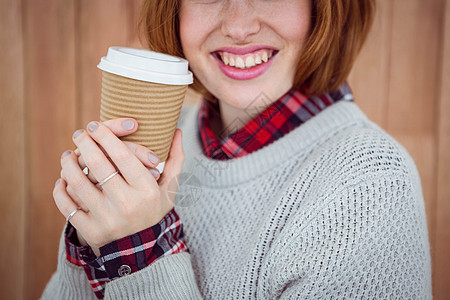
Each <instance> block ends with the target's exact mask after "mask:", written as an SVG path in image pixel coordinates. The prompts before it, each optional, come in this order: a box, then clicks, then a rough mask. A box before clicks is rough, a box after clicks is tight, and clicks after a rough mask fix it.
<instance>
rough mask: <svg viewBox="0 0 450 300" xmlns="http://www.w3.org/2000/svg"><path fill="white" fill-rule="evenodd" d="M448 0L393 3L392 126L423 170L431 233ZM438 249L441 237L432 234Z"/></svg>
mask: <svg viewBox="0 0 450 300" xmlns="http://www.w3.org/2000/svg"><path fill="white" fill-rule="evenodd" d="M443 4H444V2H443V1H442V0H433V1H422V0H397V1H394V6H393V22H392V48H391V59H390V61H391V67H390V86H391V87H390V89H389V106H388V110H387V116H388V124H387V129H388V131H389V132H390V133H391V134H392V135H393V136H394V137H395V138H396V139H397V140H398V141H399V142H400V143H402V144H403V145H404V146H405V147H406V148H407V150H408V151H409V152H410V154H411V156H412V157H413V158H414V161H415V162H416V165H417V168H418V170H419V173H420V175H421V180H422V187H423V194H424V199H425V205H426V211H427V216H428V226H429V230H430V231H431V232H434V230H435V222H434V219H435V212H436V180H437V177H436V171H437V163H436V162H437V160H436V159H437V151H436V145H437V137H436V130H437V127H436V112H437V111H436V108H437V105H438V99H439V98H438V97H439V93H438V86H437V83H438V82H439V71H440V61H439V54H440V51H441V43H442V41H441V37H442V36H441V23H442V12H443ZM430 243H431V247H432V250H433V249H434V245H435V239H434V236H433V235H431V236H430Z"/></svg>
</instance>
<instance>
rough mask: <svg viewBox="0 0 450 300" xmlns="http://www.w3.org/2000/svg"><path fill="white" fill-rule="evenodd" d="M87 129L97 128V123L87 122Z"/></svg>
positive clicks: (93, 129)
mask: <svg viewBox="0 0 450 300" xmlns="http://www.w3.org/2000/svg"><path fill="white" fill-rule="evenodd" d="M87 127H88V129H89V131H91V132H92V131H95V129H97V128H98V123H97V122H91V123H89V124H88V126H87Z"/></svg>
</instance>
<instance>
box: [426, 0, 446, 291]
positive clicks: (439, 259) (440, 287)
mask: <svg viewBox="0 0 450 300" xmlns="http://www.w3.org/2000/svg"><path fill="white" fill-rule="evenodd" d="M443 24H444V31H443V35H442V41H443V42H444V43H443V45H442V71H441V80H440V94H441V95H440V102H439V104H438V112H437V116H438V120H439V123H438V126H439V129H438V140H439V147H438V160H437V161H438V162H439V164H438V186H437V201H436V225H435V231H434V232H430V233H431V234H433V235H434V239H435V241H436V243H435V249H434V253H435V260H434V261H435V262H436V263H435V267H434V272H435V281H434V288H435V289H434V290H435V299H436V300H439V299H442V300H444V299H448V297H449V295H450V255H449V253H450V221H449V220H450V201H449V200H450V152H449V149H450V1H449V0H446V6H445V22H444V23H443Z"/></svg>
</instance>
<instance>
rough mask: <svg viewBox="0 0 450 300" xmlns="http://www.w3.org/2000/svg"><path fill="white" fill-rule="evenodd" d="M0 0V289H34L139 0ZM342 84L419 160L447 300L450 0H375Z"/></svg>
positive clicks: (436, 273) (32, 293) (134, 41)
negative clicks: (61, 181) (109, 69)
mask: <svg viewBox="0 0 450 300" xmlns="http://www.w3.org/2000/svg"><path fill="white" fill-rule="evenodd" d="M0 1H1V2H0V47H1V48H0V70H1V71H0V99H1V100H0V101H1V102H0V132H1V143H0V197H1V199H0V228H1V247H0V260H1V261H0V298H1V299H37V298H38V297H39V296H40V295H41V293H42V290H43V288H44V287H45V284H46V282H47V281H48V280H49V278H50V276H51V274H52V273H53V271H54V270H55V267H56V254H57V245H58V237H59V235H60V232H61V229H62V226H63V224H64V219H63V217H62V216H61V215H60V213H59V212H58V210H57V209H56V206H55V205H54V202H53V200H52V195H51V193H52V189H53V185H54V182H55V180H56V179H57V178H58V176H59V175H58V174H59V170H60V166H59V157H60V155H61V153H62V152H63V151H64V150H66V149H69V148H72V147H73V146H72V143H71V135H72V133H73V132H74V131H75V130H76V129H78V128H81V127H84V126H85V124H86V123H87V122H88V121H89V120H93V119H98V111H99V96H100V80H101V79H100V76H101V73H100V71H99V70H97V69H96V65H97V63H98V61H99V59H100V57H101V56H103V55H105V54H106V51H107V48H108V46H112V45H122V46H126V45H128V46H134V47H139V45H140V44H139V40H138V38H137V36H136V20H137V15H138V11H139V3H140V0H95V1H93V0H16V1H15V0H0ZM350 83H351V85H352V87H353V89H354V91H355V94H356V98H357V103H359V105H360V106H361V107H362V109H363V110H364V111H365V112H366V113H367V114H368V115H369V117H370V118H371V119H372V120H374V121H375V122H377V123H378V124H379V125H380V126H382V127H383V128H384V129H385V130H387V131H388V132H389V133H390V134H392V135H393V136H394V137H395V138H397V139H398V140H399V141H400V142H401V143H402V144H403V145H405V146H406V148H407V149H408V150H409V152H410V153H411V155H412V156H413V157H414V159H415V161H416V163H417V166H418V169H419V172H420V174H421V178H422V183H423V193H424V197H425V202H426V209H427V215H428V225H429V233H430V244H431V253H432V257H433V289H434V291H433V293H434V295H435V299H446V298H447V299H449V298H448V297H450V296H449V295H450V280H449V278H450V255H449V254H450V203H449V199H450V151H449V149H450V118H449V116H450V0H379V1H378V13H377V17H376V22H375V24H374V27H373V30H372V33H371V36H370V39H369V41H368V43H367V44H366V46H365V48H364V49H363V52H362V54H361V56H360V57H359V59H358V61H357V64H356V66H355V68H354V70H353V73H352V75H351V77H350Z"/></svg>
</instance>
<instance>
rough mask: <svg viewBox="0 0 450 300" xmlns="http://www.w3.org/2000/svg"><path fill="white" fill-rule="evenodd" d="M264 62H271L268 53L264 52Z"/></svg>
mask: <svg viewBox="0 0 450 300" xmlns="http://www.w3.org/2000/svg"><path fill="white" fill-rule="evenodd" d="M261 59H262V61H263V62H267V61H268V60H269V57H268V55H267V51H264V52H263V54H262V57H261Z"/></svg>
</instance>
